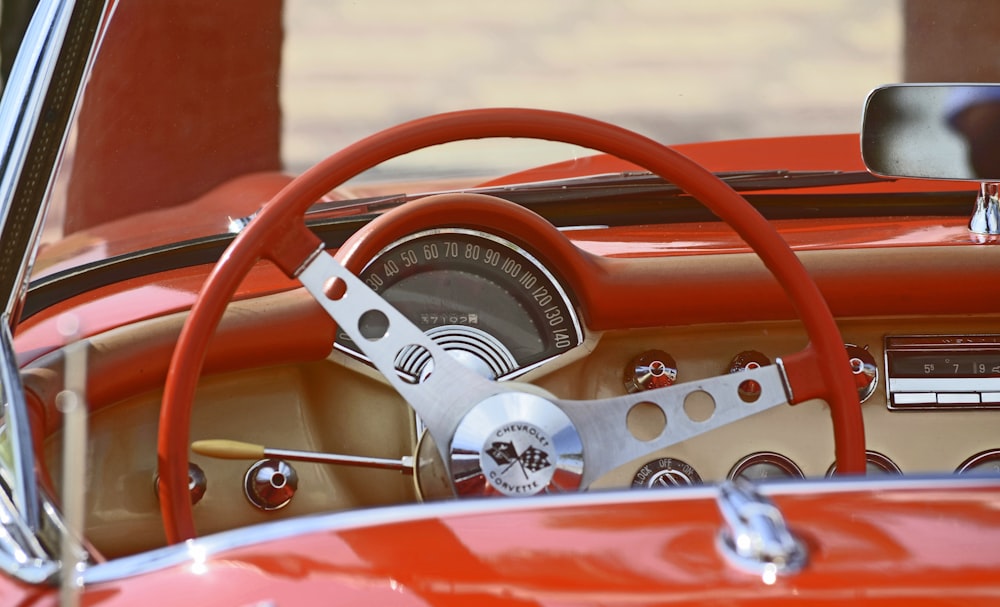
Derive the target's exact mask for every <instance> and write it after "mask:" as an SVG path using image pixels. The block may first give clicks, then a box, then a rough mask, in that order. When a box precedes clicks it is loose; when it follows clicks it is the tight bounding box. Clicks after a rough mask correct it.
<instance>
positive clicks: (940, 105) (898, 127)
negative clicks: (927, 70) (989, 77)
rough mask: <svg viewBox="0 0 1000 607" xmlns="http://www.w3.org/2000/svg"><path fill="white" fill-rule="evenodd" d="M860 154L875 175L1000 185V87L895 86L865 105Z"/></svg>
mask: <svg viewBox="0 0 1000 607" xmlns="http://www.w3.org/2000/svg"><path fill="white" fill-rule="evenodd" d="M861 154H862V157H863V158H864V161H865V165H866V166H867V167H868V170H870V171H871V172H873V173H876V174H879V175H887V176H893V177H916V178H924V179H962V180H970V181H982V182H1000V84H894V85H888V86H884V87H881V88H878V89H875V90H874V91H872V92H871V93H870V94H869V96H868V100H867V101H866V103H865V112H864V120H863V123H862V127H861Z"/></svg>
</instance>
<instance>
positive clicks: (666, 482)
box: [632, 457, 701, 489]
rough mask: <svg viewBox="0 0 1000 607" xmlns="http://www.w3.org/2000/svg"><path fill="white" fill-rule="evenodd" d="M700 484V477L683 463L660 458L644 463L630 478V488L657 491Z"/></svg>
mask: <svg viewBox="0 0 1000 607" xmlns="http://www.w3.org/2000/svg"><path fill="white" fill-rule="evenodd" d="M700 483H701V476H699V475H698V473H697V472H696V471H695V469H694V468H692V467H691V465H690V464H688V463H687V462H685V461H682V460H679V459H675V458H672V457H661V458H660V459H654V460H652V461H649V462H646V463H645V464H644V465H643V466H642V468H639V470H638V471H636V473H635V475H634V476H633V477H632V488H633V489H640V488H648V489H657V488H663V487H682V486H685V485H697V484H700Z"/></svg>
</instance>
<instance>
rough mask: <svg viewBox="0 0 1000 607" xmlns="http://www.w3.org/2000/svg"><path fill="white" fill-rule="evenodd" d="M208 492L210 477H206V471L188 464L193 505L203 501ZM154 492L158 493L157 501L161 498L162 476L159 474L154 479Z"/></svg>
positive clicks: (189, 486)
mask: <svg viewBox="0 0 1000 607" xmlns="http://www.w3.org/2000/svg"><path fill="white" fill-rule="evenodd" d="M207 490H208V477H207V476H205V471H204V470H202V469H201V467H200V466H199V465H198V464H188V493H190V494H191V505H192V506H193V505H195V504H197V503H198V502H200V501H201V498H203V497H205V491H207ZM153 491H154V492H155V493H156V497H157V499H159V496H160V475H159V474H157V475H156V477H155V478H154V479H153Z"/></svg>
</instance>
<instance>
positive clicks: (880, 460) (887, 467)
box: [826, 451, 903, 476]
mask: <svg viewBox="0 0 1000 607" xmlns="http://www.w3.org/2000/svg"><path fill="white" fill-rule="evenodd" d="M865 465H866V468H867V469H868V472H879V473H882V474H903V471H902V470H901V469H900V468H899V466H897V465H896V462H894V461H892V460H891V459H889V457H888V456H886V455H882V454H881V453H879V452H878V451H865ZM836 472H837V462H833V463H832V464H830V467H829V468H828V469H827V471H826V475H827V476H833V475H834V474H835V473H836Z"/></svg>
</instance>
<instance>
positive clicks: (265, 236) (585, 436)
mask: <svg viewBox="0 0 1000 607" xmlns="http://www.w3.org/2000/svg"><path fill="white" fill-rule="evenodd" d="M487 137H518V138H532V139H543V140H551V141H557V142H564V143H569V144H574V145H578V146H582V147H586V148H590V149H593V150H597V151H600V152H605V153H607V154H610V155H612V156H616V157H618V158H621V159H622V160H625V161H628V162H631V163H633V164H636V165H639V166H642V167H644V168H646V169H649V170H650V171H652V172H653V173H655V174H657V175H659V176H661V177H663V178H664V179H666V180H668V181H670V182H673V183H674V184H676V185H678V186H679V187H681V188H682V189H683V190H685V191H686V192H687V193H688V194H690V195H692V196H694V197H695V198H697V199H698V200H700V201H701V202H702V203H703V204H704V205H705V206H707V207H708V208H709V209H711V210H712V211H713V212H714V213H715V214H716V215H717V216H719V217H720V218H721V219H722V220H723V221H725V222H726V223H728V224H729V225H730V226H731V227H732V228H733V229H734V230H735V231H736V232H737V233H739V234H740V236H742V237H743V239H744V240H745V241H746V242H747V243H748V244H749V245H750V247H752V248H753V250H754V252H755V253H756V254H757V255H758V256H759V257H760V259H761V260H762V261H763V263H764V264H765V265H766V266H767V268H768V269H769V270H770V271H771V273H772V274H773V275H774V276H775V277H776V278H777V280H778V282H779V283H780V284H781V286H782V288H783V289H784V290H785V292H786V293H787V295H788V297H789V298H790V299H791V301H792V303H793V305H794V306H795V309H796V310H797V313H798V315H799V317H800V318H801V320H802V322H803V324H804V325H805V328H806V330H807V332H808V335H809V339H810V343H809V345H808V346H807V347H806V348H805V349H803V350H802V351H800V352H797V353H794V354H792V355H789V356H785V357H783V358H782V359H780V361H779V362H778V363H777V364H776V365H770V366H768V367H762V368H761V369H756V370H753V371H748V372H746V373H748V375H741V380H742V379H750V378H752V379H754V380H755V381H757V382H758V383H760V384H762V385H763V386H764V391H765V393H766V394H768V395H769V396H768V398H767V399H765V400H767V401H768V402H769V403H771V404H768V405H766V406H772V405H773V404H781V403H791V404H794V403H798V402H802V401H805V400H808V399H812V398H823V399H825V400H826V401H827V402H828V403H829V405H830V411H831V416H832V420H833V432H834V439H835V445H836V460H837V469H838V471H840V472H841V473H845V474H850V473H863V472H864V470H865V446H864V445H865V444H864V427H863V423H862V417H861V408H860V405H859V402H858V395H857V391H856V389H855V387H854V381H853V378H852V376H851V372H850V365H849V363H848V360H847V355H846V351H845V349H844V342H843V339H842V338H841V336H840V332H839V330H838V329H837V326H836V323H835V322H834V319H833V316H832V314H831V312H830V310H829V308H828V306H827V305H826V302H825V300H824V299H823V296H822V294H821V293H820V291H819V289H818V287H817V286H816V284H815V282H813V280H812V279H811V278H810V276H809V274H808V273H807V272H806V270H805V268H804V267H803V266H802V264H801V263H800V262H799V260H798V258H797V257H796V256H795V255H794V253H793V252H792V251H791V249H790V248H789V247H788V245H787V244H786V243H785V241H784V240H783V239H782V238H781V236H780V235H779V234H778V233H777V232H776V231H775V229H774V228H773V227H772V226H771V225H770V224H769V223H768V222H767V220H766V219H764V217H762V216H761V215H760V214H759V213H758V212H757V211H756V210H755V209H754V208H753V207H752V206H751V205H750V204H749V203H748V202H747V201H746V200H745V199H744V198H743V197H742V196H740V195H739V194H737V193H736V192H735V191H734V190H733V189H732V188H730V187H729V186H728V185H726V184H725V183H723V182H722V181H720V180H719V179H718V178H717V177H715V176H714V175H713V174H712V173H710V172H709V171H707V170H706V169H704V168H703V167H701V166H700V165H698V164H696V163H694V162H693V161H691V160H690V159H688V158H687V157H685V156H683V155H681V154H679V153H677V152H675V151H673V150H671V149H670V148H667V147H665V146H663V145H661V144H659V143H657V142H655V141H653V140H651V139H648V138H646V137H643V136H641V135H638V134H636V133H633V132H631V131H628V130H625V129H622V128H619V127H616V126H613V125H610V124H606V123H603V122H599V121H596V120H592V119H588V118H583V117H580V116H575V115H572V114H565V113H559V112H550V111H542V110H525V109H484V110H469V111H463V112H453V113H447V114H440V115H436V116H431V117H428V118H423V119H419V120H415V121H412V122H408V123H405V124H402V125H399V126H396V127H393V128H390V129H387V130H385V131H382V132H381V133H378V134H375V135H373V136H371V137H369V138H367V139H364V140H362V141H360V142H358V143H356V144H354V145H352V146H350V147H348V148H345V149H344V150H342V151H340V152H338V153H336V154H334V155H332V156H330V157H328V158H326V159H325V160H323V161H322V162H320V163H319V164H317V165H315V166H314V167H312V168H311V169H309V170H308V171H306V172H305V173H303V174H302V175H301V176H299V177H298V178H296V179H295V180H294V181H293V182H291V183H290V184H289V185H288V186H286V187H285V188H284V189H283V190H282V191H280V192H279V193H278V194H277V195H276V196H275V197H274V198H273V199H272V200H271V201H270V202H268V204H266V205H265V206H264V207H263V209H262V210H261V212H260V213H259V215H258V216H257V217H256V218H255V219H254V220H253V221H252V222H250V224H249V225H248V226H247V227H246V229H244V230H243V231H242V232H241V233H240V234H239V236H238V237H237V238H236V239H235V240H234V242H233V243H232V245H230V247H229V248H228V250H227V251H226V252H225V253H224V254H223V256H222V258H221V259H220V260H219V262H218V263H217V264H216V266H215V268H214V269H213V271H212V273H211V275H210V276H209V278H208V280H207V281H206V283H205V285H204V287H203V288H202V291H201V293H200V295H199V297H198V300H197V302H196V303H195V305H194V307H193V308H192V310H191V314H190V316H189V317H188V319H187V322H186V323H185V325H184V328H183V330H182V331H181V335H180V338H179V340H178V343H177V346H176V348H175V350H174V354H173V358H172V359H171V364H170V369H169V372H168V376H167V381H166V386H165V390H164V395H163V405H162V409H161V412H160V428H159V438H158V440H159V443H158V457H159V473H160V484H159V491H160V510H161V513H162V515H163V521H164V527H165V530H166V535H167V541H168V542H170V543H175V542H179V541H183V540H185V539H189V538H192V537H194V536H195V527H194V518H193V514H192V507H191V501H190V498H189V494H188V449H189V434H190V419H191V404H192V402H193V398H194V392H195V388H196V386H197V384H198V378H199V375H200V373H201V368H202V365H203V362H204V359H205V352H206V350H207V346H208V343H209V341H210V339H211V336H212V333H213V332H214V331H215V327H216V326H217V324H218V322H219V320H220V318H221V317H222V314H223V311H224V310H225V307H226V305H227V303H228V302H229V300H230V299H231V298H232V296H233V294H234V293H235V291H236V288H237V286H238V285H239V283H240V282H241V281H242V280H243V278H244V277H245V276H246V275H247V273H248V272H249V271H250V269H251V268H252V267H253V265H254V264H255V263H256V262H257V261H259V260H260V259H269V260H271V261H273V262H274V263H275V264H276V265H277V266H279V267H280V268H281V269H282V270H283V271H284V272H285V273H286V274H288V275H289V276H291V277H297V278H298V279H299V280H300V281H302V283H303V284H304V285H305V286H306V288H307V289H308V290H309V291H310V292H311V293H312V294H313V296H314V297H316V298H317V301H319V302H320V304H321V305H323V307H324V308H326V309H327V311H328V312H329V313H330V314H331V316H334V318H335V320H336V321H337V322H338V323H339V325H340V326H341V327H342V328H343V329H344V330H345V331H347V332H348V333H351V332H352V331H356V330H357V327H358V322H357V321H358V319H359V318H360V316H361V315H363V314H380V315H383V316H384V317H385V320H386V321H387V323H386V324H388V325H389V326H390V327H391V329H390V330H389V331H388V332H387V334H384V335H377V336H363V335H361V334H360V333H357V337H355V342H356V343H357V342H360V343H359V344H358V345H360V346H362V349H363V350H364V352H365V354H366V356H368V357H369V358H370V359H371V360H372V362H373V363H374V364H375V366H376V367H378V368H379V370H380V371H382V373H383V375H385V376H386V379H387V380H388V381H389V382H390V383H391V384H392V385H393V386H394V387H395V388H396V389H397V390H398V391H399V392H400V393H401V394H402V395H403V397H404V398H406V399H407V401H408V402H409V403H410V404H411V406H413V408H414V409H415V410H416V412H417V413H418V414H419V415H420V416H421V419H422V420H424V422H425V424H426V425H427V427H428V430H429V432H430V433H431V435H432V436H433V438H434V439H435V441H436V443H437V445H438V448H439V450H440V452H441V455H442V457H443V458H444V459H445V460H446V462H448V463H447V465H448V467H449V472H450V473H451V474H452V478H453V479H454V480H455V486H456V493H458V494H459V495H465V494H470V493H475V494H484V493H490V492H496V491H495V490H493V489H491V488H490V487H489V483H488V482H487V481H485V480H484V479H485V478H486V477H487V476H489V475H488V474H486V473H484V472H482V471H481V470H480V471H479V472H478V476H476V470H478V468H476V467H477V466H479V464H480V462H479V461H478V460H477V461H473V460H476V458H468V457H464V459H463V457H460V456H459V455H457V454H458V453H459V452H461V453H466V451H467V449H468V448H469V447H468V445H467V444H466V443H469V442H470V441H471V442H472V443H473V448H477V449H480V450H482V449H483V447H484V443H483V439H482V435H483V432H485V433H487V434H488V433H489V432H490V431H491V428H495V427H496V426H490V425H489V424H491V423H495V422H491V421H490V420H492V419H494V418H496V417H497V416H500V418H503V419H506V418H505V417H504V416H509V415H515V416H516V415H518V413H517V412H518V411H522V410H525V409H528V410H531V411H536V410H537V411H542V413H539V414H538V415H539V417H531V416H533V415H535V413H530V414H526V415H528V416H529V418H523V419H522V418H518V417H514V418H512V419H511V420H510V421H518V423H519V424H520V425H521V426H524V427H531V428H533V430H532V432H533V433H537V432H539V431H541V432H543V433H547V434H546V436H548V437H549V438H551V444H552V455H551V459H553V460H556V459H558V460H559V461H560V462H562V465H553V466H550V467H549V468H551V470H549V469H547V470H546V471H545V472H544V474H543V476H542V478H541V480H540V481H539V482H541V483H542V484H543V485H544V486H545V487H552V488H554V489H555V490H573V489H581V488H586V486H587V485H588V484H589V482H590V481H591V480H593V479H594V478H595V476H596V475H598V474H600V473H603V472H605V471H607V470H608V469H610V467H611V466H612V464H613V465H619V464H621V463H624V462H625V461H630V460H631V459H634V458H635V457H638V456H639V455H642V454H643V453H646V452H651V451H654V450H656V449H658V448H661V447H662V446H664V445H666V444H670V442H665V441H673V442H676V440H677V437H681V438H680V439H681V440H683V438H684V437H686V436H693V435H694V433H700V431H701V430H703V429H711V427H718V425H722V424H723V423H729V421H732V420H733V419H736V417H727V415H728V413H726V411H728V410H729V409H726V410H724V411H722V412H721V414H720V413H719V412H717V417H719V419H718V420H716V421H714V422H707V425H704V428H702V429H701V430H698V432H693V431H691V432H688V433H687V434H684V432H687V430H684V429H683V428H682V429H680V430H678V431H677V432H679V434H677V435H676V436H674V435H671V436H667V435H668V434H670V432H674V430H672V429H669V431H665V432H664V435H663V436H661V437H660V438H659V439H656V440H651V441H637V440H635V439H633V438H631V437H629V436H627V432H625V431H624V430H617V429H615V428H619V427H621V428H624V416H625V414H626V413H627V411H628V410H629V408H630V407H632V406H634V405H635V404H636V403H638V402H640V401H641V402H644V403H649V402H652V403H654V404H657V405H660V406H661V407H663V408H664V410H665V411H667V410H668V408H669V407H674V406H677V405H676V403H677V402H678V400H681V401H682V400H683V394H684V393H683V388H680V387H679V386H672V387H670V388H664V389H661V390H657V391H650V392H644V393H643V394H642V395H641V396H635V395H633V397H628V396H626V397H619V398H616V399H605V400H603V401H576V402H574V401H559V400H558V399H555V398H545V397H544V396H539V395H537V394H526V393H523V392H518V391H517V390H516V389H515V388H507V387H504V386H503V385H502V384H498V383H496V382H489V381H487V380H485V379H483V378H481V377H479V376H477V375H475V374H473V373H471V372H469V371H468V370H466V369H465V368H464V367H462V366H461V365H459V364H458V363H457V362H455V361H450V357H449V356H448V355H447V354H443V351H442V350H439V349H437V347H436V345H435V344H434V343H433V342H431V341H430V340H429V339H428V338H425V336H423V334H422V333H420V332H419V330H418V329H417V328H416V327H414V326H413V325H412V324H410V323H409V322H408V321H406V319H405V318H403V317H402V316H401V315H400V314H399V313H398V312H396V311H395V310H393V309H392V308H391V307H390V306H388V304H386V303H385V302H384V301H382V300H381V299H380V298H379V297H378V296H377V295H375V294H374V293H372V292H371V291H369V290H368V289H367V288H366V287H365V286H364V285H363V284H362V283H360V281H358V280H357V279H356V278H355V277H354V276H353V275H351V274H350V273H349V272H347V271H346V270H344V269H343V267H342V266H341V265H340V264H338V263H337V262H336V261H334V260H333V258H332V257H330V256H329V255H328V254H326V253H325V251H324V250H323V249H324V246H323V243H322V241H320V239H319V238H318V237H316V236H315V235H314V234H313V233H312V232H311V231H310V230H309V229H308V228H306V226H305V224H304V222H303V219H302V218H303V215H304V213H305V212H306V210H307V209H308V208H309V207H310V206H311V205H312V204H313V203H314V202H315V201H316V200H317V199H319V198H320V197H321V196H323V195H324V194H326V193H327V192H329V191H331V190H333V189H334V188H336V187H338V186H340V185H341V184H343V183H344V182H345V181H347V180H348V179H350V178H351V177H354V176H355V175H357V174H359V173H361V172H363V171H365V170H367V169H370V168H372V167H374V166H376V165H378V164H380V163H382V162H384V161H387V160H390V159H392V158H394V157H396V156H399V155H402V154H405V153H409V152H412V151H415V150H418V149H421V148H425V147H429V146H433V145H438V144H443V143H448V142H452V141H459V140H467V139H478V138H487ZM389 213H392V211H390V212H389ZM352 337H353V336H352ZM414 345H416V346H419V347H424V348H426V349H427V350H428V351H429V353H430V354H431V355H432V356H433V357H434V359H435V367H434V369H435V371H434V372H433V373H431V374H430V378H429V379H428V380H427V382H426V383H422V384H410V383H407V382H405V381H404V380H402V379H401V378H400V377H398V375H397V374H396V373H394V372H393V366H392V365H393V359H394V355H395V353H396V352H398V350H399V348H400V347H401V346H405V347H412V346H414ZM456 377H457V379H456ZM727 381H728V382H729V383H727ZM731 384H732V380H727V379H726V378H724V377H722V376H720V377H718V378H712V379H710V380H705V381H704V382H701V383H700V384H699V385H698V386H697V389H698V390H704V391H708V392H710V393H711V392H712V391H713V390H714V391H722V392H724V393H725V394H728V393H730V392H731V391H732V392H734V391H735V384H732V385H731ZM681 386H682V385H681ZM768 399H769V400H768ZM526 402H527V405H526ZM731 409H732V410H733V411H735V410H737V409H738V408H737V407H732V408H731ZM675 412H676V411H675V410H671V411H670V414H669V415H668V416H667V417H668V419H670V418H672V416H673V414H674V413H675ZM733 415H735V416H745V415H744V414H743V413H735V414H733ZM484 419H485V420H486V421H483V420H484ZM553 420H555V421H553ZM484 423H485V424H486V426H485V428H486V430H482V427H483V426H482V424H484ZM553 424H554V425H553ZM713 424H714V426H713ZM553 428H555V429H553ZM609 428H612V429H609ZM609 432H617V433H618V434H614V435H613V436H612V438H613V439H614V440H613V441H608V440H607V437H606V436H605V435H606V434H607V433H609ZM566 436H569V437H570V438H569V439H566V438H565V437H566ZM470 437H471V438H470ZM619 441H620V444H621V445H625V446H623V447H620V446H619V444H618V443H619ZM606 442H614V443H616V444H615V445H614V446H613V447H612V448H610V449H609V448H607V447H606V446H604V445H603V443H606ZM460 443H461V444H460ZM556 443H560V444H556ZM546 444H548V443H546ZM462 449H466V451H462ZM560 450H561V451H560ZM616 458H617V459H616ZM480 459H481V460H485V459H486V458H485V457H482V458H480ZM605 459H615V461H613V462H610V463H607V464H606V463H605V462H604V461H603V460H605ZM470 466H471V468H470ZM470 475H471V476H470ZM469 478H474V479H475V480H474V481H468V479H469ZM459 479H465V480H462V481H461V482H460V481H459ZM501 492H502V491H501Z"/></svg>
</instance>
